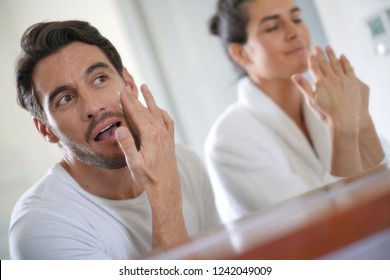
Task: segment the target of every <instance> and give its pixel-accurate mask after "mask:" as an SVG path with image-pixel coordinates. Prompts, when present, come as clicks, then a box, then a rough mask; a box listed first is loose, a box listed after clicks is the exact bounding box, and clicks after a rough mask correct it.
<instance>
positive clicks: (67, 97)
mask: <svg viewBox="0 0 390 280" xmlns="http://www.w3.org/2000/svg"><path fill="white" fill-rule="evenodd" d="M72 99H73V97H72V96H71V95H64V96H63V97H62V98H61V99H60V101H58V105H59V106H61V105H65V104H67V103H69V102H70V101H72Z"/></svg>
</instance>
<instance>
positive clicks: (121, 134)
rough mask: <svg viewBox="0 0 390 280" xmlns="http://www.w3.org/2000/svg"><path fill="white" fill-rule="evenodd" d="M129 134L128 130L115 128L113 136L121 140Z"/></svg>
mask: <svg viewBox="0 0 390 280" xmlns="http://www.w3.org/2000/svg"><path fill="white" fill-rule="evenodd" d="M127 135H129V132H128V131H127V130H126V129H117V130H116V131H115V137H116V139H118V140H121V139H123V138H125V137H127Z"/></svg>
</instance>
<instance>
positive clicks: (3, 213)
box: [0, 0, 390, 259]
mask: <svg viewBox="0 0 390 280" xmlns="http://www.w3.org/2000/svg"><path fill="white" fill-rule="evenodd" d="M389 2H390V0H338V1H336V0H316V1H313V0H298V1H297V3H298V5H299V6H300V7H301V9H302V11H303V17H304V20H305V21H306V23H307V24H308V25H309V28H310V30H311V32H312V42H313V44H318V45H320V46H324V45H326V44H327V43H328V42H330V43H331V44H332V45H333V46H334V47H335V49H336V51H337V52H338V53H345V54H346V55H347V56H348V57H349V58H350V59H351V61H352V63H353V64H354V67H355V69H356V71H357V72H358V74H359V75H360V76H361V77H362V78H363V79H364V80H365V81H366V82H367V83H368V84H370V86H371V87H372V94H371V111H372V112H373V115H374V118H375V121H376V122H377V124H378V129H379V131H380V133H381V134H383V135H384V136H386V137H388V138H390V128H389V126H388V122H389V120H390V115H389V114H390V113H389V110H387V108H386V109H385V107H386V104H390V95H389V94H388V93H389V92H390V84H389V83H390V80H389V79H388V76H389V74H390V63H389V59H390V58H389V56H384V57H379V56H377V55H376V54H375V53H373V52H372V48H371V47H370V39H371V38H370V35H369V32H368V30H366V26H365V23H364V18H365V17H366V14H368V13H369V12H370V11H373V10H378V9H383V8H384V7H388V6H390V3H389ZM215 5H216V0H163V1H161V0H83V1H76V0H68V1H59V0H34V1H29V0H0V38H1V44H0V51H1V54H2V59H1V66H0V99H1V100H0V108H1V110H0V117H1V120H2V122H3V123H2V133H1V135H2V136H1V137H0V149H1V150H0V258H1V259H7V258H8V244H7V242H8V226H9V218H10V215H11V211H12V208H13V206H14V204H15V202H16V200H17V198H18V197H19V196H20V195H21V194H22V193H23V192H24V191H25V190H26V189H27V188H28V187H30V186H31V185H32V184H34V183H35V182H36V181H37V180H38V179H39V178H40V177H41V176H43V175H44V174H45V172H46V170H47V169H48V168H49V166H50V165H51V164H53V163H55V162H57V161H58V160H59V159H60V157H61V155H60V153H59V151H58V148H57V146H55V145H52V144H48V143H46V142H45V141H44V140H43V139H42V138H41V137H40V136H39V134H38V133H37V132H36V130H35V127H34V126H33V123H32V121H31V117H30V115H29V113H27V112H26V111H23V110H21V109H20V108H19V107H18V106H17V104H16V101H15V83H14V64H15V60H16V58H17V56H18V53H19V40H20V37H21V35H22V33H23V31H24V30H25V29H26V28H27V27H28V26H30V25H31V24H33V23H35V22H38V21H45V20H65V19H82V20H87V21H89V22H91V23H92V24H93V25H95V26H96V27H97V28H99V30H100V31H101V32H102V34H103V35H105V36H106V37H108V38H109V39H110V40H111V41H112V42H113V43H114V45H115V46H116V47H117V48H118V50H119V52H120V53H121V55H122V58H123V61H124V64H125V66H126V67H127V68H128V70H129V71H130V72H131V73H132V74H133V76H134V78H135V79H136V81H137V82H138V83H139V84H140V83H147V84H148V85H149V87H150V88H151V90H152V92H153V94H154V95H155V98H156V99H157V102H158V103H159V104H160V106H161V107H162V108H164V109H166V110H167V111H168V112H169V114H170V115H171V116H172V118H173V119H174V121H175V129H176V137H177V139H176V140H177V142H180V143H184V144H186V145H188V146H190V147H192V148H193V149H194V150H195V151H196V152H197V153H198V155H199V156H200V157H201V158H203V144H204V140H205V137H206V134H207V132H208V130H209V129H210V126H211V125H212V123H213V122H214V121H215V119H216V118H217V116H218V115H219V114H220V113H221V112H222V111H223V109H224V108H225V107H226V106H227V105H228V104H230V103H232V102H233V101H234V100H235V98H236V93H235V83H236V80H237V77H236V74H235V72H234V70H233V67H232V65H231V63H230V61H229V60H228V59H227V57H226V55H225V53H224V51H223V49H222V46H221V44H220V42H219V40H218V39H217V38H215V37H213V36H211V35H209V33H208V29H207V21H208V19H209V18H210V16H211V15H212V14H213V12H214V10H215ZM26 234H28V233H26Z"/></svg>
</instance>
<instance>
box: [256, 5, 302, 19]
mask: <svg viewBox="0 0 390 280" xmlns="http://www.w3.org/2000/svg"><path fill="white" fill-rule="evenodd" d="M300 11H301V9H300V8H298V7H294V8H292V9H291V11H290V14H293V13H295V12H300ZM279 17H280V15H270V16H265V17H263V18H262V19H261V21H260V23H263V22H265V21H267V20H273V19H278V18H279Z"/></svg>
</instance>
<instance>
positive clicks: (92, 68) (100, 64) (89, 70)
mask: <svg viewBox="0 0 390 280" xmlns="http://www.w3.org/2000/svg"><path fill="white" fill-rule="evenodd" d="M99 68H104V69H110V66H108V65H107V64H106V63H103V62H97V63H95V64H92V65H91V66H89V67H88V68H87V69H86V70H85V72H84V77H87V76H88V75H89V74H91V73H92V72H93V71H95V70H96V69H99Z"/></svg>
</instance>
